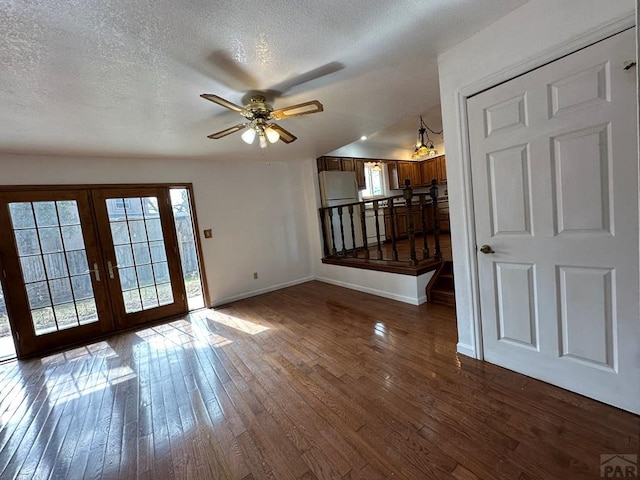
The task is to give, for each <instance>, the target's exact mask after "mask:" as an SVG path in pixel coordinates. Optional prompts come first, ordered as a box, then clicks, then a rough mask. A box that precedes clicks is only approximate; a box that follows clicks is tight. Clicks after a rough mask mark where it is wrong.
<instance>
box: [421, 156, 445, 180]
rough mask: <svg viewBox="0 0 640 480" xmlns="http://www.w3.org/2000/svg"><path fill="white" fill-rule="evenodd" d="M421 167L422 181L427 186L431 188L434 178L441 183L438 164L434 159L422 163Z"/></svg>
mask: <svg viewBox="0 0 640 480" xmlns="http://www.w3.org/2000/svg"><path fill="white" fill-rule="evenodd" d="M420 167H421V169H422V181H423V182H424V185H425V186H430V185H431V180H433V179H434V178H435V179H436V180H437V181H438V183H440V182H439V179H438V164H437V162H436V160H435V159H434V158H431V159H429V160H425V161H423V162H421V163H420Z"/></svg>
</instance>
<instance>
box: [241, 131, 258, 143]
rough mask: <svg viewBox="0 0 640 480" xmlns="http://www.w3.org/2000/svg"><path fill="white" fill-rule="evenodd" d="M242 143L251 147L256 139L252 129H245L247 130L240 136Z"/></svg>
mask: <svg viewBox="0 0 640 480" xmlns="http://www.w3.org/2000/svg"><path fill="white" fill-rule="evenodd" d="M241 137H242V141H243V142H244V143H246V144H248V145H251V144H252V143H253V141H254V140H255V139H256V131H255V129H254V128H253V127H250V128H247V130H246V131H245V132H244V133H243V134H242V135H241Z"/></svg>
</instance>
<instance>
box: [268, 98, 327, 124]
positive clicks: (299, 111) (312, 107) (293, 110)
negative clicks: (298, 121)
mask: <svg viewBox="0 0 640 480" xmlns="http://www.w3.org/2000/svg"><path fill="white" fill-rule="evenodd" d="M322 111H324V107H323V106H322V104H321V103H320V102H319V101H318V100H311V101H310V102H304V103H299V104H298V105H291V106H290V107H284V108H279V109H278V110H274V111H273V112H272V113H271V118H273V119H274V120H282V119H283V118H291V117H299V116H300V115H308V114H310V113H318V112H322Z"/></svg>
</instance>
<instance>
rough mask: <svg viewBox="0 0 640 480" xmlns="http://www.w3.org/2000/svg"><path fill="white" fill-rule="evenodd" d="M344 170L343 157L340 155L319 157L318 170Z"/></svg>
mask: <svg viewBox="0 0 640 480" xmlns="http://www.w3.org/2000/svg"><path fill="white" fill-rule="evenodd" d="M332 170H338V171H340V170H342V159H341V158H340V157H320V158H319V159H318V171H319V172H324V171H332Z"/></svg>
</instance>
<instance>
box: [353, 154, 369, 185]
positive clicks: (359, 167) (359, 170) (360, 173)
mask: <svg viewBox="0 0 640 480" xmlns="http://www.w3.org/2000/svg"><path fill="white" fill-rule="evenodd" d="M354 164H355V169H356V183H357V184H358V190H364V189H365V188H367V181H366V180H365V176H364V160H362V159H360V158H356V159H354Z"/></svg>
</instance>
